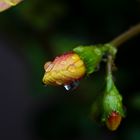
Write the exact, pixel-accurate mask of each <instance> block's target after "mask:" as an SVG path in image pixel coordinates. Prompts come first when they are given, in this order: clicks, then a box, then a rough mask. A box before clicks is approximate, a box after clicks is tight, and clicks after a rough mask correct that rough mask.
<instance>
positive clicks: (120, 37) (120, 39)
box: [110, 23, 140, 47]
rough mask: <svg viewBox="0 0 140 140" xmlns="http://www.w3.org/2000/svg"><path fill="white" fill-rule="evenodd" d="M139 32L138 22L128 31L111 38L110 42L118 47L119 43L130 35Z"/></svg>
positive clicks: (129, 37)
mask: <svg viewBox="0 0 140 140" xmlns="http://www.w3.org/2000/svg"><path fill="white" fill-rule="evenodd" d="M139 33H140V23H139V24H137V25H135V26H133V27H132V28H130V29H129V30H128V31H126V32H124V33H123V34H121V35H120V36H118V37H116V38H115V39H113V40H112V41H111V42H110V44H112V45H113V46H114V47H119V46H120V45H121V44H123V43H124V42H126V41H127V40H129V39H131V38H132V37H134V36H136V35H138V34H139Z"/></svg>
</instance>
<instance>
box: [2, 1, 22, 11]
mask: <svg viewBox="0 0 140 140" xmlns="http://www.w3.org/2000/svg"><path fill="white" fill-rule="evenodd" d="M21 1H22V0H0V12H2V11H4V10H7V9H8V8H10V7H12V6H15V5H17V4H18V3H19V2H21Z"/></svg>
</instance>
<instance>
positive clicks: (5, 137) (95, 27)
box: [0, 0, 140, 140]
mask: <svg viewBox="0 0 140 140" xmlns="http://www.w3.org/2000/svg"><path fill="white" fill-rule="evenodd" d="M138 22H140V0H116V1H113V0H105V1H104V0H25V1H23V2H22V3H20V4H19V5H17V6H16V7H13V8H10V9H9V10H7V11H5V12H2V13H0V140H9V139H11V140H59V139H60V140H63V139H64V140H66V139H67V140H93V139H94V140H103V139H104V140H139V139H140V119H139V118H140V86H139V79H140V73H139V72H140V67H139V65H140V63H139V60H140V51H139V48H140V35H139V36H137V37H134V38H133V39H131V40H129V41H128V42H127V43H125V44H123V45H122V46H121V47H120V48H119V51H118V54H117V58H116V66H117V67H118V70H117V71H116V72H115V73H114V75H115V82H116V85H117V86H118V88H119V91H120V93H122V95H123V97H124V99H123V103H124V105H125V107H126V108H127V117H126V118H125V119H124V120H123V122H122V124H121V126H120V127H119V129H118V130H117V131H116V132H110V131H109V130H107V128H106V127H104V126H100V125H98V124H96V123H95V122H94V121H93V120H92V119H91V116H90V112H91V106H92V104H93V102H94V100H95V97H96V96H97V95H98V94H101V93H102V92H103V87H104V78H105V68H104V67H105V65H104V63H102V64H101V65H100V70H99V71H97V72H96V73H94V74H92V75H91V76H90V77H88V78H85V79H83V80H82V81H81V82H80V86H79V87H78V88H77V89H76V90H74V91H69V92H67V91H65V89H64V88H63V87H51V86H48V87H44V86H43V85H42V83H41V81H42V77H43V74H44V69H43V65H44V63H45V62H46V61H48V60H52V59H53V58H54V57H55V56H56V55H59V54H62V53H63V52H66V51H69V50H72V48H74V47H76V46H78V45H91V44H97V43H106V42H108V41H110V40H112V39H113V38H114V37H116V36H118V35H119V34H121V33H122V32H123V31H125V30H127V29H128V28H130V27H131V26H133V25H135V24H136V23H138Z"/></svg>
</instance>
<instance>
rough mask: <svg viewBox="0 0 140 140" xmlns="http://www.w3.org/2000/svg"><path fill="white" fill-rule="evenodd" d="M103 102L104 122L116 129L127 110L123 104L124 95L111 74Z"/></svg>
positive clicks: (111, 128)
mask: <svg viewBox="0 0 140 140" xmlns="http://www.w3.org/2000/svg"><path fill="white" fill-rule="evenodd" d="M102 103H103V115H102V122H105V123H106V125H107V127H108V128H109V129H110V130H112V131H114V130H116V129H117V128H118V126H119V125H120V122H121V120H122V118H123V117H125V112H124V107H123V104H122V96H121V94H120V93H119V91H118V90H117V88H116V86H115V84H114V82H113V80H112V75H111V74H110V75H108V76H107V86H106V90H105V93H104V96H103V102H102Z"/></svg>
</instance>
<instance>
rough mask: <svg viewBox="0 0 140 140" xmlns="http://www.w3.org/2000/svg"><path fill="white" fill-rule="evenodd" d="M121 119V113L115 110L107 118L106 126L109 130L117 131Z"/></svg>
mask: <svg viewBox="0 0 140 140" xmlns="http://www.w3.org/2000/svg"><path fill="white" fill-rule="evenodd" d="M121 121H122V116H121V115H120V114H119V113H117V112H115V111H113V112H111V114H110V115H109V116H108V118H107V120H106V126H107V128H108V129H109V130H111V131H115V130H116V129H117V128H118V127H119V125H120V123H121Z"/></svg>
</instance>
